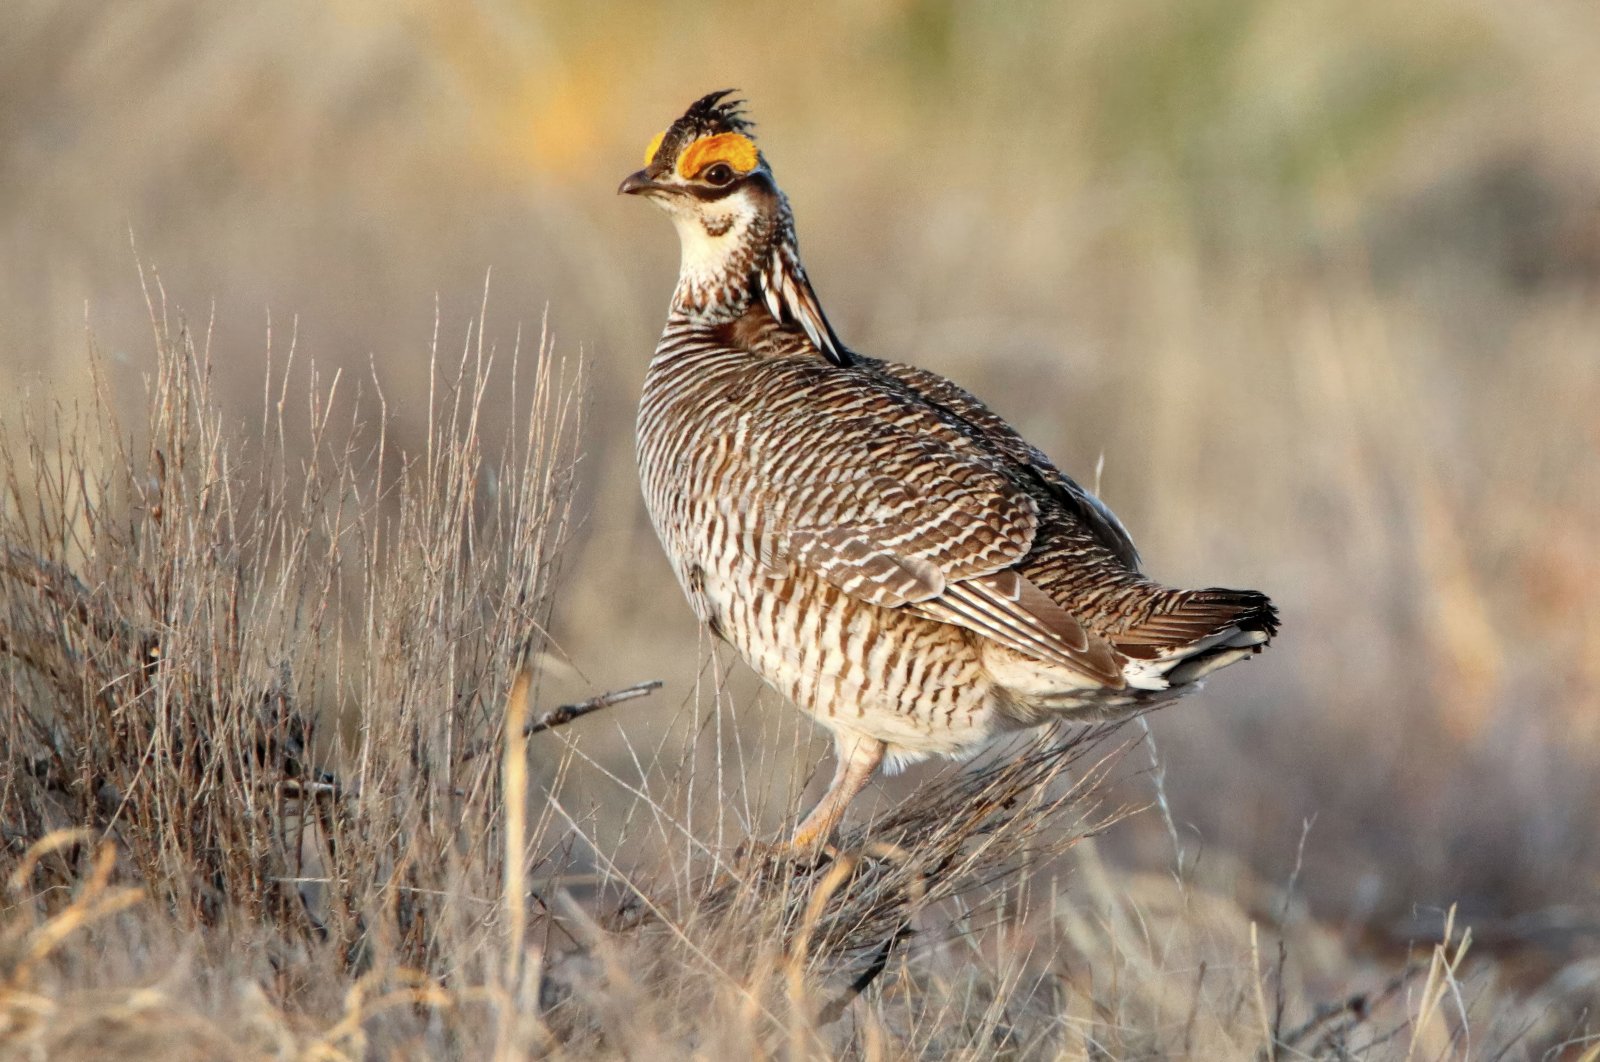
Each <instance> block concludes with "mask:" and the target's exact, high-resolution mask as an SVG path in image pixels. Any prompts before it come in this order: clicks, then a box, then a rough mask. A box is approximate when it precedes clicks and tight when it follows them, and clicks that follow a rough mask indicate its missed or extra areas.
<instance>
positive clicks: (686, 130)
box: [645, 89, 755, 177]
mask: <svg viewBox="0 0 1600 1062" xmlns="http://www.w3.org/2000/svg"><path fill="white" fill-rule="evenodd" d="M734 91H735V90H734V89H721V90H719V91H717V92H710V93H707V94H706V95H704V96H701V97H700V98H699V99H697V100H695V101H694V102H693V103H692V104H690V105H689V109H688V110H687V111H684V112H683V116H682V117H681V118H679V119H678V120H677V121H675V122H673V123H672V124H671V125H670V126H668V127H667V130H666V132H664V133H662V134H661V136H660V137H659V138H658V142H657V143H654V144H652V150H651V152H650V157H649V158H648V159H647V160H646V161H645V171H646V172H647V173H649V174H650V175H651V176H652V177H659V176H661V175H662V174H664V173H666V172H667V171H669V170H671V169H672V167H673V164H674V163H675V162H676V161H677V159H678V156H679V155H680V154H682V153H683V152H684V150H685V149H686V148H688V147H689V145H691V144H693V143H694V142H695V141H697V140H700V139H701V138H703V137H712V138H715V137H719V136H722V135H724V134H729V133H733V134H738V135H739V136H740V138H741V139H744V140H745V141H747V142H749V141H750V140H751V132H750V131H751V130H752V129H754V128H755V123H754V122H752V121H750V119H748V118H746V117H745V116H744V100H730V99H728V98H727V97H729V96H731V95H733V93H734ZM751 147H752V148H754V144H753V143H752V145H751ZM728 161H729V164H730V165H731V164H732V160H731V159H730V160H728ZM754 168H755V167H754V166H750V167H746V169H747V170H750V169H754Z"/></svg>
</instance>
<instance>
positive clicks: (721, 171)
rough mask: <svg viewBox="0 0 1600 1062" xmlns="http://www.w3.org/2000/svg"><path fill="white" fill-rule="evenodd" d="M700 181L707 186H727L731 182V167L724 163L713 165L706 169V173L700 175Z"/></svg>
mask: <svg viewBox="0 0 1600 1062" xmlns="http://www.w3.org/2000/svg"><path fill="white" fill-rule="evenodd" d="M700 179H701V180H702V181H705V182H706V183H707V184H727V183H728V182H729V181H731V180H733V167H732V166H729V165H728V164H727V163H726V162H718V163H715V164H713V165H711V166H707V167H706V172H704V173H702V174H701V175H700Z"/></svg>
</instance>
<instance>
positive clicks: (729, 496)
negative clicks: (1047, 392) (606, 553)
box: [618, 89, 1278, 853]
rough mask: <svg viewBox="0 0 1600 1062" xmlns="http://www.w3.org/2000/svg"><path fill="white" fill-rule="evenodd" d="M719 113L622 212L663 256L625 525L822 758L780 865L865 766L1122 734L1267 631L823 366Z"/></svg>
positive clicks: (985, 422)
mask: <svg viewBox="0 0 1600 1062" xmlns="http://www.w3.org/2000/svg"><path fill="white" fill-rule="evenodd" d="M735 91H736V90H732V89H725V90H721V91H718V92H712V93H710V94H708V95H706V96H703V97H702V98H700V99H698V100H696V101H695V102H694V103H693V104H692V105H691V106H690V107H689V108H688V110H687V111H685V112H684V113H683V115H682V116H681V117H679V118H677V119H676V120H675V121H673V122H672V124H671V125H670V126H668V127H667V128H666V129H665V130H664V131H663V132H662V133H660V134H659V135H658V136H656V137H655V138H654V140H652V141H651V142H650V144H649V146H648V148H647V149H646V151H645V160H644V161H645V164H644V168H643V169H641V170H639V171H637V172H635V173H633V174H630V175H629V176H628V177H627V178H625V179H624V180H623V181H622V184H621V186H620V187H619V188H618V192H619V194H626V195H631V196H639V197H642V198H644V199H647V200H649V201H650V202H651V203H653V204H654V205H655V206H657V207H659V208H660V209H661V210H663V211H664V212H665V213H666V214H667V216H668V217H669V218H671V220H672V222H673V224H674V225H675V227H676V229H677V234H678V237H679V242H680V245H681V246H680V250H681V258H680V264H679V269H678V279H677V285H676V287H675V288H674V290H673V293H672V298H671V303H670V305H669V308H668V313H667V321H666V326H665V328H664V329H663V331H662V333H661V338H660V341H659V342H658V343H657V345H656V348H655V354H654V357H653V358H652V359H651V360H650V363H649V367H648V369H647V370H646V372H645V377H644V385H643V393H642V395H641V397H640V402H639V408H638V415H637V422H636V457H637V461H638V468H639V477H640V485H641V490H642V493H643V495H644V502H645V508H646V509H647V510H648V512H649V516H650V520H651V523H652V524H653V525H654V528H655V531H656V533H657V536H658V537H659V538H660V541H661V544H662V547H663V548H664V550H665V553H666V555H667V559H668V561H669V563H670V564H671V567H672V570H673V573H674V574H675V575H676V577H677V580H678V582H679V584H680V585H681V586H682V588H683V591H684V594H685V595H686V596H687V598H688V601H689V604H690V606H691V608H692V609H693V611H694V613H695V615H696V617H697V618H698V619H699V621H700V622H701V623H703V624H705V625H706V626H707V627H708V628H709V630H710V631H711V632H712V633H713V634H714V635H715V636H716V637H718V638H720V639H722V640H724V641H726V642H728V643H729V644H731V645H732V647H733V648H734V649H735V650H736V651H737V652H738V654H739V655H740V656H741V657H743V659H744V660H745V661H746V663H748V664H749V666H750V667H751V668H752V669H753V670H754V671H755V672H756V673H757V674H758V675H759V676H760V677H761V678H762V679H764V680H765V681H766V683H767V684H768V685H770V686H771V687H773V688H774V689H776V690H777V691H778V692H779V693H780V694H782V695H783V696H785V697H786V698H788V699H789V700H790V701H792V702H793V703H794V704H795V705H797V706H798V707H799V708H800V709H802V710H803V711H805V712H806V713H808V714H809V715H811V716H812V717H813V718H814V719H815V720H816V721H817V722H818V723H820V724H821V725H822V726H823V727H825V728H826V729H828V730H829V731H831V732H832V736H833V742H834V755H835V759H836V765H835V770H834V775H833V779H832V781H831V783H830V784H829V786H828V789H827V791H826V792H825V793H824V795H823V796H822V798H821V799H820V800H819V801H818V802H817V804H816V805H815V806H814V807H813V808H812V810H811V811H810V812H809V813H808V814H807V815H806V816H805V817H804V819H803V820H801V821H800V823H799V824H798V825H797V826H796V828H795V829H794V831H793V833H792V834H791V835H790V837H789V838H788V840H787V842H783V843H780V844H779V845H778V846H776V847H777V848H779V849H782V850H786V851H788V852H791V853H799V852H804V851H816V850H819V849H821V848H824V847H825V846H827V845H828V843H829V841H830V839H831V838H832V837H833V836H834V834H835V831H836V830H837V828H838V826H839V825H840V823H841V820H842V819H843V818H844V815H845V812H846V809H847V808H848V807H849V805H850V803H851V802H852V800H854V798H855V797H856V796H857V795H858V794H859V793H860V792H861V790H862V789H863V788H864V787H865V786H866V785H867V784H868V783H869V782H870V781H871V779H872V778H873V777H874V776H875V774H876V773H877V772H878V771H879V769H880V768H882V769H884V770H886V771H889V772H893V771H896V770H898V769H900V768H903V767H905V766H906V765H908V764H911V763H915V762H918V761H920V760H924V759H927V758H930V757H938V756H942V757H948V758H952V759H957V760H960V759H964V758H969V757H971V756H973V755H975V754H977V753H978V752H980V751H982V750H983V749H984V748H986V747H989V746H990V745H992V744H993V742H994V741H996V740H997V739H998V738H1000V737H1002V736H1003V735H1006V734H1008V733H1011V732H1015V731H1018V730H1023V729H1028V728H1032V727H1037V726H1041V725H1044V724H1047V723H1051V722H1053V721H1057V720H1065V721H1069V722H1101V721H1109V720H1115V719H1119V718H1125V717H1127V716H1130V715H1133V714H1136V713H1138V712H1140V711H1143V710H1145V709H1148V708H1153V707H1156V706H1159V705H1162V704H1165V703H1167V702H1169V701H1171V700H1173V699H1174V698H1176V697H1178V696H1181V695H1183V694H1185V693H1188V692H1191V691H1192V690H1194V689H1196V688H1197V687H1198V686H1199V685H1200V683H1201V680H1202V679H1204V678H1205V677H1206V676H1207V675H1209V674H1211V673H1212V672H1214V671H1216V670H1217V669H1218V668H1221V667H1224V666H1226V665H1228V664H1231V663H1233V662H1235V661H1237V660H1240V659H1243V658H1245V657H1247V656H1250V655H1251V654H1254V653H1257V652H1260V651H1261V650H1262V648H1263V647H1265V646H1266V645H1267V644H1268V642H1269V641H1270V640H1271V639H1272V637H1273V636H1274V635H1275V634H1276V633H1277V631H1278V614H1277V611H1276V609H1275V607H1274V606H1273V603H1272V601H1271V600H1270V599H1269V598H1268V597H1267V596H1266V595H1265V594H1262V593H1259V592H1257V591H1254V590H1229V589H1223V588H1217V587H1213V588H1209V589H1202V590H1182V589H1174V588H1171V587H1168V586H1165V585H1162V584H1161V583H1158V582H1156V581H1154V580H1152V579H1150V578H1148V577H1146V576H1145V575H1144V574H1143V573H1142V571H1141V562H1140V557H1139V553H1138V550H1137V549H1136V548H1135V547H1134V544H1133V540H1132V538H1131V537H1130V536H1129V534H1128V532H1127V530H1126V529H1125V528H1124V527H1123V525H1122V523H1121V521H1119V520H1118V519H1117V517H1116V516H1115V515H1114V514H1113V513H1112V512H1111V510H1110V509H1109V508H1108V507H1107V506H1106V505H1105V504H1104V503H1103V502H1101V501H1100V499H1099V498H1098V497H1096V496H1095V495H1094V494H1093V493H1091V492H1090V491H1088V490H1086V489H1084V488H1083V487H1082V486H1080V485H1079V484H1078V483H1077V482H1076V481H1075V480H1073V479H1072V478H1071V477H1069V476H1068V475H1066V474H1065V473H1064V472H1062V471H1061V470H1060V469H1058V468H1057V467H1056V466H1055V464H1053V463H1052V462H1051V461H1050V459H1049V458H1048V457H1046V456H1045V454H1044V453H1043V452H1042V451H1040V450H1039V449H1038V448H1037V447H1035V446H1033V445H1032V444H1030V443H1029V442H1028V441H1027V440H1025V439H1024V438H1023V437H1022V436H1021V435H1020V434H1019V433H1018V432H1017V431H1016V429H1014V428H1013V427H1012V426H1011V425H1010V424H1008V423H1007V422H1006V421H1005V420H1004V419H1002V418H1001V417H1000V416H999V415H998V414H996V413H995V412H993V411H992V410H990V408H989V407H988V406H986V405H984V404H983V403H982V402H981V401H979V400H978V399H977V398H975V397H974V396H973V395H972V394H970V393H969V392H968V391H966V390H965V389H963V388H962V387H960V386H958V385H957V384H955V383H953V382H951V381H950V380H948V379H946V378H944V377H943V376H940V375H938V374H936V373H934V372H931V371H929V370H927V369H923V368H918V367H915V366H913V365H909V364H903V363H899V362H894V361H887V360H880V359H877V358H872V357H868V356H866V355H864V354H861V353H858V352H857V351H855V350H853V349H851V348H849V347H847V346H846V345H845V344H844V343H843V342H842V341H841V339H840V337H839V335H838V333H837V332H836V331H835V329H834V327H833V325H832V324H831V323H830V322H829V320H828V316H827V314H826V313H824V312H823V308H822V304H821V302H820V301H819V299H818V297H817V293H816V290H815V288H813V286H812V284H811V281H810V279H809V278H808V276H807V273H806V269H805V266H804V265H803V264H802V262H801V258H800V249H799V244H798V242H797V240H796V237H795V223H794V215H793V212H792V211H791V209H790V205H789V201H788V198H787V197H786V196H785V195H784V193H783V192H782V191H781V190H780V189H779V187H778V184H777V182H776V180H775V178H774V176H773V171H772V167H771V166H770V165H769V163H768V162H767V159H766V157H765V156H764V155H763V153H762V152H761V150H760V148H759V147H758V146H757V144H756V142H755V136H754V123H753V122H752V121H751V120H750V119H749V118H748V117H747V116H746V110H745V107H746V104H745V102H744V101H743V100H740V99H733V98H731V97H733V96H734V95H735Z"/></svg>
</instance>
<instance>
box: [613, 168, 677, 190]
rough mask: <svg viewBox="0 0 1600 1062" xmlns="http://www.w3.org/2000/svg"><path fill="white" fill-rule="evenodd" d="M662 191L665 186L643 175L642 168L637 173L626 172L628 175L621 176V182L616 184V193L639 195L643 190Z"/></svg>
mask: <svg viewBox="0 0 1600 1062" xmlns="http://www.w3.org/2000/svg"><path fill="white" fill-rule="evenodd" d="M663 191H666V188H665V187H664V186H663V185H660V184H657V183H656V182H655V181H652V180H651V179H650V178H649V177H647V176H645V172H644V171H643V170H640V171H639V172H638V173H630V174H628V176H626V177H624V178H623V180H622V183H621V184H620V185H618V186H617V194H618V195H639V194H641V193H645V192H663Z"/></svg>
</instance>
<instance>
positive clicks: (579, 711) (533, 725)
mask: <svg viewBox="0 0 1600 1062" xmlns="http://www.w3.org/2000/svg"><path fill="white" fill-rule="evenodd" d="M660 688H661V680H660V679H650V680H649V681H648V682H638V683H635V684H634V685H632V686H624V687H623V688H622V689H620V690H610V691H608V692H606V693H602V694H600V695H599V696H596V697H590V698H589V699H588V700H586V701H579V702H578V703H576V704H563V705H561V706H560V707H559V708H552V709H551V710H550V711H548V712H546V713H544V714H543V715H541V716H540V717H539V718H537V719H535V720H533V721H531V722H529V723H528V724H526V725H525V726H524V727H523V728H522V736H523V737H532V736H533V735H534V734H542V733H544V732H545V731H546V730H554V729H555V728H556V727H558V726H566V725H567V724H568V723H570V722H572V721H573V720H574V719H581V718H583V717H584V716H586V715H588V714H589V713H590V712H598V711H599V710H600V709H602V708H610V707H611V706H612V705H614V704H621V703H623V702H624V701H633V700H638V699H639V698H640V697H647V696H649V695H650V694H651V693H654V692H655V691H656V690H658V689H660ZM494 744H495V742H494V741H493V740H492V739H487V740H483V741H479V742H477V743H476V744H474V745H473V746H472V747H470V748H469V749H467V751H466V752H463V753H462V754H461V762H462V763H465V762H466V761H468V760H470V759H473V758H474V757H476V756H481V755H483V754H484V753H485V752H487V751H489V749H491V748H493V747H494Z"/></svg>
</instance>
